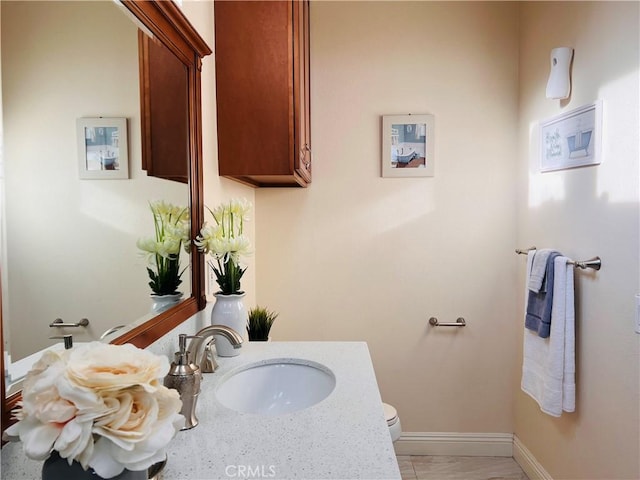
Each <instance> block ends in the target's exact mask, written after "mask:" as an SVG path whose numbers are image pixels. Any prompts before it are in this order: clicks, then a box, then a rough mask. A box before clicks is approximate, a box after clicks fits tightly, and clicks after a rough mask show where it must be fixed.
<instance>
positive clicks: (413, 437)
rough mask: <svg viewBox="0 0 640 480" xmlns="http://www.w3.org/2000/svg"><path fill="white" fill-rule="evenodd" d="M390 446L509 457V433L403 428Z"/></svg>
mask: <svg viewBox="0 0 640 480" xmlns="http://www.w3.org/2000/svg"><path fill="white" fill-rule="evenodd" d="M393 446H394V448H395V451H396V454H397V455H463V456H472V457H512V456H513V434H511V433H448V432H407V433H404V432H403V433H402V435H401V436H400V438H399V439H398V441H397V442H396V443H394V444H393Z"/></svg>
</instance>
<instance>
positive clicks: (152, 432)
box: [6, 342, 184, 478]
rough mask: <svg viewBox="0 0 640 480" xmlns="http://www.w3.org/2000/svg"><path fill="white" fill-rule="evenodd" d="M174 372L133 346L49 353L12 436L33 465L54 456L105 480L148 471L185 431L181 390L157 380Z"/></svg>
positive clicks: (32, 376) (28, 383)
mask: <svg viewBox="0 0 640 480" xmlns="http://www.w3.org/2000/svg"><path fill="white" fill-rule="evenodd" d="M168 370H169V362H168V360H167V359H166V358H165V357H162V356H158V355H154V354H152V353H150V352H147V351H146V350H141V349H139V348H136V347H134V346H133V345H129V344H127V345H109V344H105V343H101V342H91V343H87V344H85V345H82V346H79V347H76V348H74V349H72V350H65V351H63V352H54V351H47V352H45V353H44V354H43V356H42V358H41V359H40V360H39V361H38V362H36V363H35V365H34V366H33V368H32V370H31V371H30V372H29V373H28V374H27V376H26V378H25V380H24V387H23V390H22V402H21V405H20V407H19V408H18V409H16V411H14V416H15V418H17V419H18V422H17V423H15V424H14V425H12V426H11V427H9V428H8V429H7V431H6V433H7V435H9V438H10V439H11V440H15V439H17V438H19V439H20V440H21V441H22V442H23V448H24V451H25V453H26V455H27V456H28V457H29V458H31V459H34V460H45V459H47V458H48V457H49V455H50V454H51V453H52V451H54V450H55V451H56V452H58V454H59V455H60V457H62V458H66V459H67V462H68V463H69V465H71V464H72V463H73V461H74V460H75V461H77V462H78V463H80V464H81V465H82V468H84V469H85V470H87V469H88V468H92V469H93V470H94V471H95V472H96V474H97V475H99V476H100V477H102V478H112V477H115V476H116V475H119V474H120V473H121V472H122V471H123V470H124V469H125V468H126V469H128V470H134V471H136V470H146V469H147V468H149V467H150V466H151V465H154V464H155V463H158V462H160V461H163V460H164V459H165V456H166V451H165V449H166V447H167V445H168V444H169V442H170V441H171V439H172V438H173V437H174V435H175V434H176V432H177V431H179V430H180V428H181V427H182V426H183V425H184V417H183V416H182V415H180V413H179V412H180V409H181V407H182V402H181V401H180V396H179V394H178V392H177V391H176V390H172V389H168V388H166V387H165V386H164V385H162V383H161V382H160V381H159V380H158V378H159V377H160V376H162V375H164V374H166V373H167V371H168ZM12 437H13V438H12ZM16 437H17V438H16Z"/></svg>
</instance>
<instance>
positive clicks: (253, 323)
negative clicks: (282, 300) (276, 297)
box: [247, 307, 278, 341]
mask: <svg viewBox="0 0 640 480" xmlns="http://www.w3.org/2000/svg"><path fill="white" fill-rule="evenodd" d="M277 317H278V314H277V313H275V312H270V311H269V310H267V309H266V308H262V307H255V308H252V309H250V310H249V320H248V322H247V334H248V335H249V340H254V341H255V340H262V341H265V340H268V339H269V331H270V330H271V326H272V325H273V322H275V320H276V318H277Z"/></svg>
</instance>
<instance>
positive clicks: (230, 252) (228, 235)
mask: <svg viewBox="0 0 640 480" xmlns="http://www.w3.org/2000/svg"><path fill="white" fill-rule="evenodd" d="M207 210H209V213H211V216H212V217H213V219H214V221H215V225H207V223H206V222H205V224H204V225H203V227H202V229H201V230H200V235H198V237H197V238H196V239H195V241H194V242H193V243H194V244H195V245H196V246H197V247H198V250H200V251H201V252H203V253H205V254H206V253H208V254H210V255H211V256H212V257H213V259H214V260H215V263H214V262H209V266H210V267H211V268H212V269H213V271H214V272H215V274H216V281H217V282H218V285H219V286H220V293H223V294H225V295H231V294H235V293H242V292H241V290H240V280H241V279H242V275H244V272H245V271H246V270H247V268H246V267H245V268H242V267H241V266H240V258H241V257H243V256H247V255H250V254H251V241H250V240H249V238H248V237H247V236H246V235H245V234H244V224H245V222H247V221H248V220H249V217H248V214H249V211H250V210H251V202H249V201H248V200H246V199H244V198H241V199H232V200H230V201H229V202H227V203H222V204H220V205H219V206H218V207H217V208H216V209H215V210H211V209H210V208H208V207H207Z"/></svg>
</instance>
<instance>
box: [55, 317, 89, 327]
mask: <svg viewBox="0 0 640 480" xmlns="http://www.w3.org/2000/svg"><path fill="white" fill-rule="evenodd" d="M87 325H89V320H88V319H86V318H83V319H82V320H80V321H79V322H78V323H64V322H63V321H62V319H61V318H56V319H55V320H54V321H53V322H52V323H50V324H49V326H50V327H52V328H53V327H57V328H62V327H86V326H87Z"/></svg>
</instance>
